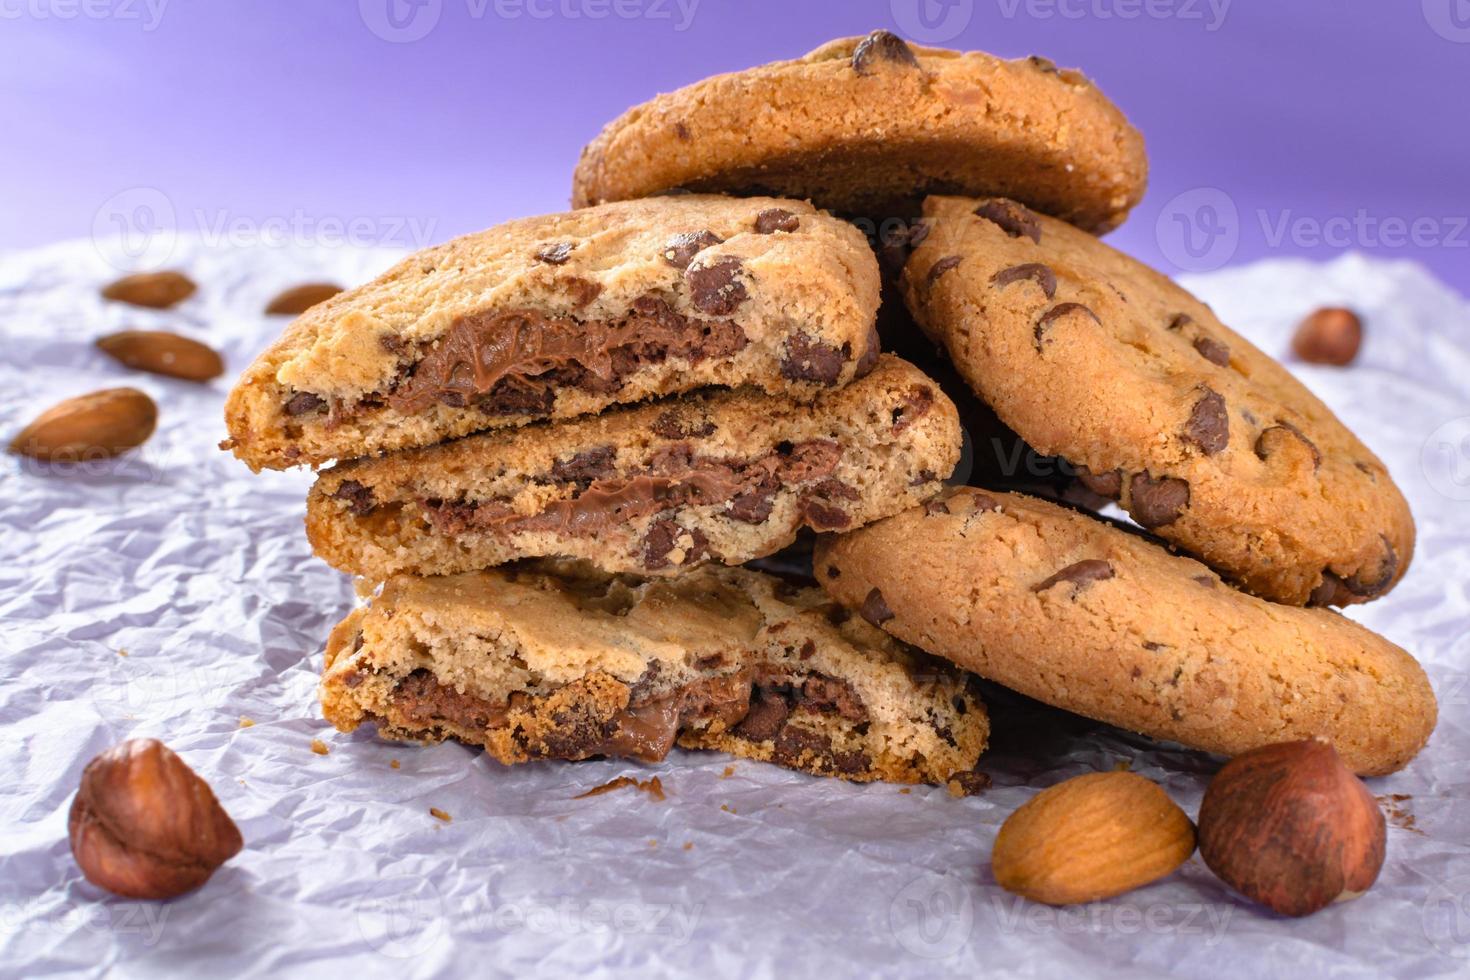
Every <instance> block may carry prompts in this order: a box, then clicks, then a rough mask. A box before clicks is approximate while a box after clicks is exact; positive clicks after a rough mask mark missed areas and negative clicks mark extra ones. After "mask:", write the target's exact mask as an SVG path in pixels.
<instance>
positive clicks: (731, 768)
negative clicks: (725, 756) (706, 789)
mask: <svg viewBox="0 0 1470 980" xmlns="http://www.w3.org/2000/svg"><path fill="white" fill-rule="evenodd" d="M733 775H735V767H734V766H726V767H725V771H724V772H722V773H720V778H721V779H729V778H730V777H731V776H733Z"/></svg>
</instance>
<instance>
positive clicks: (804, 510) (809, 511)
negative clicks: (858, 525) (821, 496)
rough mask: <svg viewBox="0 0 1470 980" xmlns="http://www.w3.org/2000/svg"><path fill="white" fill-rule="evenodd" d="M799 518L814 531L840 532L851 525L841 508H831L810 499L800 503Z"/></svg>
mask: <svg viewBox="0 0 1470 980" xmlns="http://www.w3.org/2000/svg"><path fill="white" fill-rule="evenodd" d="M801 518H802V520H803V521H805V522H806V525H807V526H808V527H810V528H811V529H812V530H814V531H840V530H842V529H843V528H845V527H848V526H849V525H851V524H852V518H851V517H849V516H848V514H847V511H845V510H843V509H842V508H841V507H832V506H829V505H828V504H825V503H823V502H822V501H820V500H813V499H811V498H810V497H808V498H805V499H803V500H802V502H801Z"/></svg>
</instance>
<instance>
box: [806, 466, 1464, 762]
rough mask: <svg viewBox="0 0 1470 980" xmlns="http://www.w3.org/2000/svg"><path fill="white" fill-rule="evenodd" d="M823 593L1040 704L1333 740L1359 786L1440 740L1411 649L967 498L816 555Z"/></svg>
mask: <svg viewBox="0 0 1470 980" xmlns="http://www.w3.org/2000/svg"><path fill="white" fill-rule="evenodd" d="M815 568H816V574H817V579H818V581H820V582H821V583H822V586H823V587H824V588H825V589H826V590H827V592H828V593H829V594H830V595H832V596H833V597H834V598H836V599H837V600H838V601H840V602H842V603H843V604H844V605H846V606H848V607H849V608H852V609H856V610H860V611H861V612H862V613H863V615H864V616H866V617H867V618H868V619H869V620H870V621H872V622H875V623H878V624H879V625H881V626H882V628H883V629H885V630H886V631H888V632H889V633H891V634H893V635H894V636H896V637H898V638H899V639H902V640H904V641H905V642H908V643H912V644H914V645H916V646H918V647H920V648H922V649H924V650H927V651H928V652H930V653H933V654H936V655H938V656H943V657H945V658H947V659H949V660H952V661H953V662H955V663H957V664H959V665H960V666H962V667H965V668H967V669H969V670H973V671H975V672H976V673H977V674H980V675H981V676H983V677H987V678H989V679H991V680H994V681H997V682H999V683H1001V684H1004V685H1005V686H1007V687H1010V688H1012V689H1014V690H1017V691H1020V692H1021V693H1023V694H1026V695H1028V696H1030V697H1033V698H1036V699H1037V700H1039V701H1044V702H1046V703H1048V704H1052V705H1055V706H1057V707H1059V708H1065V709H1067V710H1069V711H1075V712H1077V713H1078V714H1081V715H1085V716H1087V717H1089V718H1095V719H1097V720H1099V721H1104V722H1108V723H1109V724H1113V725H1117V726H1119V727H1121V728H1126V729H1130V730H1132V731H1137V732H1142V733H1144V734H1146V735H1150V736H1152V737H1154V738H1160V739H1168V740H1171V741H1176V742H1181V743H1183V744H1184V745H1187V746H1190V747H1192V748H1198V749H1205V750H1208V751H1211V752H1220V753H1224V754H1226V755H1235V754H1237V753H1240V752H1244V751H1246V750H1248V749H1252V748H1255V747H1257V746H1260V745H1267V744H1270V743H1273V742H1283V741H1292V740H1295V739H1301V738H1310V737H1312V736H1316V735H1322V736H1326V737H1328V738H1330V739H1331V740H1332V741H1333V743H1334V744H1335V745H1336V746H1337V750H1338V752H1340V753H1341V754H1342V757H1343V759H1344V761H1346V762H1347V764H1348V765H1349V766H1351V767H1352V768H1353V769H1354V770H1355V771H1356V772H1358V773H1360V774H1363V775H1382V774H1384V773H1389V772H1394V771H1396V770H1398V769H1400V768H1402V767H1403V766H1404V765H1406V764H1407V763H1408V762H1409V760H1410V759H1412V758H1413V757H1414V755H1415V754H1416V753H1417V752H1418V751H1419V750H1420V749H1421V748H1422V747H1423V746H1424V744H1425V742H1426V741H1427V740H1428V738H1429V735H1430V733H1431V732H1432V731H1433V730H1434V724H1435V718H1436V710H1437V709H1436V704H1435V698H1434V692H1433V691H1432V690H1431V689H1430V686H1429V681H1428V679H1427V678H1426V677H1425V675H1424V671H1423V669H1422V668H1421V667H1420V666H1419V664H1418V663H1417V662H1415V660H1414V658H1413V657H1411V656H1410V655H1409V654H1407V653H1406V652H1404V651H1403V650H1402V649H1400V648H1399V647H1397V646H1395V645H1394V644H1392V643H1390V642H1389V641H1387V640H1385V639H1383V638H1382V637H1380V636H1378V635H1376V634H1374V633H1372V632H1370V631H1369V630H1367V629H1365V628H1363V627H1362V626H1359V625H1358V624H1356V623H1354V622H1352V621H1351V620H1348V619H1346V618H1344V617H1343V616H1342V615H1340V614H1338V613H1336V612H1333V611H1331V610H1326V609H1300V608H1295V607H1291V606H1281V605H1277V604H1274V603H1270V602H1266V601H1265V600H1262V599H1257V598H1255V597H1253V596H1249V595H1247V594H1245V593H1243V592H1238V591H1236V590H1234V589H1232V588H1230V587H1229V586H1227V585H1226V584H1225V583H1223V582H1222V581H1221V580H1220V579H1219V578H1218V577H1217V576H1216V575H1215V574H1214V573H1213V572H1211V571H1210V570H1209V569H1208V568H1206V567H1205V566H1204V565H1201V564H1200V563H1199V562H1196V561H1194V560H1192V559H1189V558H1184V557H1180V556H1177V555H1172V554H1170V553H1169V552H1168V551H1166V550H1165V549H1164V548H1162V547H1160V546H1159V545H1157V544H1154V543H1153V542H1151V541H1149V540H1147V539H1146V538H1145V537H1143V536H1141V535H1136V534H1131V533H1129V532H1127V531H1124V530H1122V529H1121V528H1118V527H1115V526H1112V525H1109V524H1106V523H1104V522H1101V521H1097V520H1093V519H1092V518H1089V517H1087V516H1084V515H1082V514H1079V513H1076V512H1073V511H1070V510H1067V509H1065V508H1063V507H1060V506H1057V505H1056V504H1051V503H1048V502H1045V501H1042V500H1037V499H1035V498H1032V497H1026V496H1023V495H1021V494H1014V493H989V492H985V491H979V490H973V489H969V488H962V489H959V490H955V491H953V492H949V493H946V494H943V495H941V496H940V497H937V498H935V500H933V501H930V502H929V503H928V504H925V505H923V506H920V507H916V508H913V509H911V510H907V511H904V512H903V513H902V514H899V515H897V516H896V517H891V518H889V519H887V520H885V521H880V522H879V523H877V524H873V525H871V526H869V527H867V528H864V529H862V530H859V531H855V532H853V533H851V534H846V535H841V536H838V537H832V538H828V539H826V540H824V541H822V542H820V543H819V545H818V550H817V557H816V564H815Z"/></svg>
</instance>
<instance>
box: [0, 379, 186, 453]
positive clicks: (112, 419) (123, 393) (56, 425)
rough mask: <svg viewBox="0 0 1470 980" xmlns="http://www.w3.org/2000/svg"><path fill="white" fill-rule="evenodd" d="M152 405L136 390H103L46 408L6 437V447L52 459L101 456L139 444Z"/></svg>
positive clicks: (152, 415)
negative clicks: (15, 433)
mask: <svg viewBox="0 0 1470 980" xmlns="http://www.w3.org/2000/svg"><path fill="white" fill-rule="evenodd" d="M157 423H158V406H157V405H155V404H153V399H151V398H149V397H148V396H147V395H145V394H144V393H143V392H141V391H139V390H138V389H137V388H107V389H104V390H102V391H94V392H92V393H91V394H89V395H78V396H77V397H75V398H68V399H67V400H66V401H64V402H60V403H58V404H56V405H53V406H51V407H50V408H48V409H47V410H46V411H44V412H42V413H41V414H40V415H39V416H38V417H37V418H36V420H35V421H34V422H32V423H31V424H30V425H28V426H26V427H25V428H24V429H22V430H21V431H20V434H19V435H17V436H16V437H15V438H14V439H12V440H11V441H10V451H11V452H12V453H16V454H19V455H21V456H30V457H32V458H34V459H42V460H46V461H48V462H56V463H76V462H82V461H85V460H92V459H104V458H106V457H109V456H116V455H118V454H119V453H125V452H127V451H128V450H129V449H133V448H134V447H137V446H141V445H142V444H143V443H144V442H146V441H147V440H148V437H149V436H151V435H152V434H153V427H154V426H155V425H156V424H157Z"/></svg>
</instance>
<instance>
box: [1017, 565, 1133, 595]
mask: <svg viewBox="0 0 1470 980" xmlns="http://www.w3.org/2000/svg"><path fill="white" fill-rule="evenodd" d="M1113 575H1114V572H1113V565H1112V563H1111V562H1107V561H1103V560H1102V559H1101V558H1085V559H1083V560H1082V561H1079V562H1073V563H1072V564H1070V565H1068V566H1067V567H1066V568H1064V569H1062V570H1061V571H1059V572H1057V573H1056V574H1055V575H1053V576H1051V577H1050V578H1048V579H1046V580H1045V581H1043V582H1042V583H1040V584H1039V585H1033V586H1032V587H1031V591H1032V592H1045V591H1046V590H1047V589H1049V588H1051V587H1052V586H1053V585H1056V584H1057V583H1059V582H1069V583H1071V584H1072V585H1075V586H1076V588H1075V589H1073V590H1072V594H1073V595H1074V596H1075V595H1076V594H1077V593H1078V592H1080V591H1082V590H1083V589H1085V588H1087V587H1088V586H1089V585H1091V584H1092V583H1093V582H1104V581H1106V580H1108V579H1110V578H1112V577H1113Z"/></svg>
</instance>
